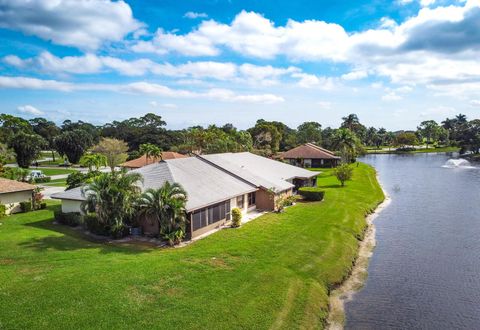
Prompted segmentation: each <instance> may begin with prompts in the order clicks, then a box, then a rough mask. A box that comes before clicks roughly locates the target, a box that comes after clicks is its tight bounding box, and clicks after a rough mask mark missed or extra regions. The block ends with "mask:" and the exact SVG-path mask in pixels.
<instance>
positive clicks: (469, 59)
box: [134, 0, 480, 87]
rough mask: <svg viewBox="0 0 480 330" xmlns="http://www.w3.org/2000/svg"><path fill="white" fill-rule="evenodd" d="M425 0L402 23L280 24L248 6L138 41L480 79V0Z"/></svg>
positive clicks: (398, 78) (401, 78) (304, 81)
mask: <svg viewBox="0 0 480 330" xmlns="http://www.w3.org/2000/svg"><path fill="white" fill-rule="evenodd" d="M410 2H412V1H409V0H401V1H400V3H403V4H406V3H410ZM422 2H423V5H424V6H425V7H423V8H421V9H420V11H419V12H418V14H417V15H414V16H411V17H410V18H408V19H407V20H406V21H404V22H402V23H396V22H395V21H393V20H391V19H390V18H386V17H385V18H383V19H381V21H380V24H379V26H378V27H377V28H374V29H369V30H365V31H359V32H353V33H347V31H345V29H344V28H343V27H342V26H340V25H338V24H333V23H327V22H324V21H317V20H307V21H302V22H298V21H294V20H289V21H288V22H287V23H286V24H285V25H283V26H278V25H275V24H274V22H272V21H270V20H269V19H268V18H266V17H264V16H262V15H260V14H258V13H254V12H246V11H242V12H240V13H239V14H238V15H237V16H236V17H235V18H234V19H233V20H232V22H230V23H229V24H224V23H220V22H216V21H214V20H208V21H203V22H202V23H201V24H199V25H198V27H196V28H195V29H193V30H192V31H190V32H189V33H187V34H178V33H176V32H165V31H163V30H161V29H160V30H158V31H157V34H156V36H155V37H153V38H152V39H151V40H147V41H142V42H140V43H138V44H137V45H135V46H134V49H136V50H137V51H148V52H157V53H161V54H166V53H169V52H175V53H179V54H183V55H188V56H218V55H219V54H221V52H222V51H224V49H228V50H229V51H234V52H237V53H239V54H241V55H243V56H249V57H255V58H261V59H272V58H275V57H277V56H286V57H287V58H289V59H292V60H294V61H325V60H326V61H333V62H343V63H347V64H350V65H352V67H354V68H358V67H359V68H362V69H361V70H358V72H356V71H354V72H352V73H347V74H345V75H344V76H343V78H344V79H360V78H364V77H365V76H366V75H367V73H368V75H379V76H385V77H387V78H389V79H390V80H391V81H392V82H394V83H397V84H412V85H413V84H435V85H439V84H458V83H464V82H471V81H472V80H476V81H480V74H479V66H480V64H478V63H479V62H478V58H479V56H480V47H479V46H478V45H479V44H480V32H479V31H480V29H479V28H478V22H479V21H480V1H479V0H467V1H464V2H463V1H460V2H457V3H456V4H455V5H444V6H437V2H436V1H432V0H423V1H422ZM433 4H435V6H433ZM315 77H316V76H304V77H303V78H301V82H300V85H301V86H303V87H307V86H312V85H318V84H320V82H319V79H318V77H317V78H315Z"/></svg>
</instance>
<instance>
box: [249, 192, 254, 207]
mask: <svg viewBox="0 0 480 330" xmlns="http://www.w3.org/2000/svg"><path fill="white" fill-rule="evenodd" d="M253 205H255V192H252V193H249V194H248V206H249V207H250V206H253Z"/></svg>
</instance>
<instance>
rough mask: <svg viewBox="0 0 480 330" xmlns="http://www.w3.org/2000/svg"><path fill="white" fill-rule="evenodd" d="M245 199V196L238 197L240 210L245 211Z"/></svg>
mask: <svg viewBox="0 0 480 330" xmlns="http://www.w3.org/2000/svg"><path fill="white" fill-rule="evenodd" d="M244 205H245V204H244V198H243V195H242V196H238V197H237V207H238V208H239V209H243V206H244Z"/></svg>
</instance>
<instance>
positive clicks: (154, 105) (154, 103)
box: [149, 101, 178, 109]
mask: <svg viewBox="0 0 480 330" xmlns="http://www.w3.org/2000/svg"><path fill="white" fill-rule="evenodd" d="M149 104H150V106H151V107H152V108H158V107H159V108H165V109H176V108H178V107H177V105H176V104H173V103H162V104H159V103H158V102H157V101H151V102H150V103H149Z"/></svg>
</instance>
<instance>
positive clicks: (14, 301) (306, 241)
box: [0, 164, 383, 329]
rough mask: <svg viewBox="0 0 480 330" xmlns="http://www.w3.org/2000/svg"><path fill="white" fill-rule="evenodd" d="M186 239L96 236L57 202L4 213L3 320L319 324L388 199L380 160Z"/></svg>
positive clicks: (80, 324) (12, 324)
mask: <svg viewBox="0 0 480 330" xmlns="http://www.w3.org/2000/svg"><path fill="white" fill-rule="evenodd" d="M324 171H325V172H324V173H323V174H322V175H321V177H320V178H319V180H318V184H319V185H320V186H322V187H324V188H325V190H326V195H325V200H324V201H323V202H316V203H308V204H306V203H298V204H297V205H295V206H293V207H290V208H288V209H287V210H286V212H285V213H282V214H267V215H264V216H262V217H260V218H258V219H256V220H254V221H251V222H249V223H248V224H245V225H243V226H242V227H241V228H239V229H226V230H222V231H220V232H217V233H215V234H213V235H211V236H209V237H207V238H205V239H202V240H200V241H197V242H195V243H193V244H190V245H188V246H187V247H184V248H176V249H153V248H147V247H143V248H142V247H139V246H131V245H115V244H103V243H95V242H90V241H87V240H85V239H84V238H83V237H82V235H81V234H79V233H78V232H77V231H74V230H72V229H70V228H67V227H63V226H61V225H54V224H53V223H52V211H53V209H54V208H56V207H58V205H57V206H49V208H48V209H47V210H42V211H36V212H34V213H27V214H19V215H14V216H11V217H9V218H4V219H1V220H0V222H3V225H1V226H0V302H1V308H0V328H2V326H3V328H5V329H11V328H29V329H32V328H43V329H52V328H55V329H62V328H63V329H64V328H82V329H85V328H95V329H100V328H103V329H111V328H117V329H133V328H164V329H172V328H188V329H192V328H195V329H252V328H255V329H269V328H272V329H295V328H322V327H323V324H324V323H323V322H324V320H325V317H326V315H327V309H328V307H327V304H328V297H327V295H328V291H329V288H331V287H333V286H334V285H336V284H338V283H339V282H341V281H342V279H344V278H345V277H346V276H347V274H348V273H349V270H350V269H351V267H352V263H353V260H354V258H355V256H356V253H357V249H358V240H357V238H358V237H361V236H362V235H363V230H364V229H365V226H366V223H365V214H366V213H368V212H369V211H371V210H373V209H374V208H375V207H376V205H378V204H379V203H380V202H381V201H382V200H383V193H382V190H381V189H380V187H379V185H378V183H377V181H376V178H375V171H374V170H373V169H372V168H371V167H368V166H367V165H363V164H362V165H360V166H359V167H355V173H354V179H353V181H351V182H348V183H347V186H346V187H345V188H340V187H339V185H338V182H337V181H336V180H335V178H334V177H333V176H331V174H330V173H331V171H330V170H324Z"/></svg>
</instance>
